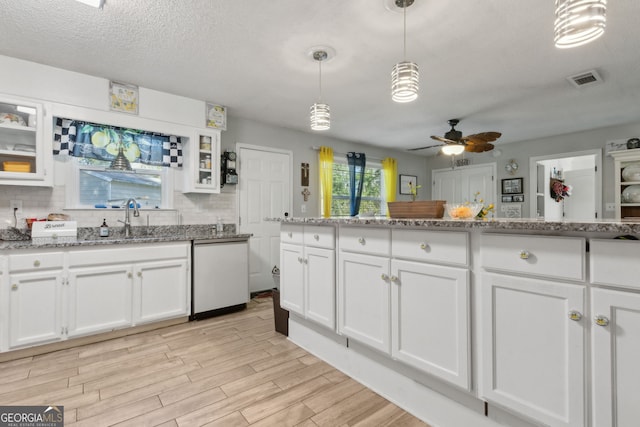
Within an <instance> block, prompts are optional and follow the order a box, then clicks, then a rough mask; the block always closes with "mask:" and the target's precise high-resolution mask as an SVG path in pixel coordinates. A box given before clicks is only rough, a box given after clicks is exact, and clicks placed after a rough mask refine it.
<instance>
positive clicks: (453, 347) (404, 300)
mask: <svg viewBox="0 0 640 427" xmlns="http://www.w3.org/2000/svg"><path fill="white" fill-rule="evenodd" d="M469 308H470V307H469V271H468V270H467V269H463V268H455V267H448V266H439V265H432V264H426V263H421V262H411V261H403V260H397V259H394V260H392V261H391V324H392V326H391V336H392V345H391V355H392V357H393V358H395V359H397V360H399V361H402V362H404V363H406V364H408V365H411V366H413V367H415V368H418V369H420V370H422V371H424V372H427V373H429V374H432V375H434V376H436V377H439V378H441V379H443V380H446V381H448V382H451V383H453V384H455V385H457V386H459V387H462V388H464V389H467V390H469V389H470V388H471V381H470V375H471V371H470V360H471V357H470V354H469V353H470V347H469V346H470V332H469Z"/></svg>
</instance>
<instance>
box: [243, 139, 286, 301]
mask: <svg viewBox="0 0 640 427" xmlns="http://www.w3.org/2000/svg"><path fill="white" fill-rule="evenodd" d="M236 151H237V153H238V188H237V198H238V229H239V232H240V233H250V234H252V236H251V238H250V239H249V291H251V292H258V291H263V290H267V289H271V288H273V277H272V275H271V270H272V268H273V267H274V266H276V265H280V223H279V222H275V221H267V220H266V219H267V218H283V217H284V216H285V215H286V214H288V213H290V212H291V210H292V207H293V204H292V200H291V194H292V187H291V186H292V179H291V173H292V169H293V153H292V152H291V151H288V150H278V149H274V148H270V147H261V146H256V145H247V144H236Z"/></svg>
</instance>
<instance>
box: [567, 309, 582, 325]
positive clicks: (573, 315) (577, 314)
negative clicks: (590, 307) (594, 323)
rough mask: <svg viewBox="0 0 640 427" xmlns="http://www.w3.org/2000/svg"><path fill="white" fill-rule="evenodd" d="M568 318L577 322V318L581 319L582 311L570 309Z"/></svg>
mask: <svg viewBox="0 0 640 427" xmlns="http://www.w3.org/2000/svg"><path fill="white" fill-rule="evenodd" d="M569 319H571V320H573V321H575V322H577V321H578V320H580V319H582V313H580V312H579V311H576V310H571V311H570V312H569Z"/></svg>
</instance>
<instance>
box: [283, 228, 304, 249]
mask: <svg viewBox="0 0 640 427" xmlns="http://www.w3.org/2000/svg"><path fill="white" fill-rule="evenodd" d="M302 241H303V228H302V225H292V224H280V243H296V244H299V245H301V244H302Z"/></svg>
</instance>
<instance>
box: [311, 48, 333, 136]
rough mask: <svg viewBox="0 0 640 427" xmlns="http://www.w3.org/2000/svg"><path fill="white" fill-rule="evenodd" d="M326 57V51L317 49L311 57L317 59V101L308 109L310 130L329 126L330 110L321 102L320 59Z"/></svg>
mask: <svg viewBox="0 0 640 427" xmlns="http://www.w3.org/2000/svg"><path fill="white" fill-rule="evenodd" d="M327 58H328V55H327V52H325V51H324V50H318V51H315V52H313V59H314V60H316V61H318V76H319V77H318V88H319V95H318V102H316V103H315V104H313V105H312V106H311V109H310V114H309V123H310V125H311V130H329V129H330V128H331V111H330V109H329V105H328V104H325V103H323V102H322V61H324V60H325V59H327Z"/></svg>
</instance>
